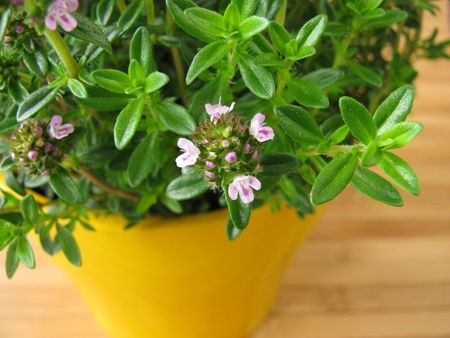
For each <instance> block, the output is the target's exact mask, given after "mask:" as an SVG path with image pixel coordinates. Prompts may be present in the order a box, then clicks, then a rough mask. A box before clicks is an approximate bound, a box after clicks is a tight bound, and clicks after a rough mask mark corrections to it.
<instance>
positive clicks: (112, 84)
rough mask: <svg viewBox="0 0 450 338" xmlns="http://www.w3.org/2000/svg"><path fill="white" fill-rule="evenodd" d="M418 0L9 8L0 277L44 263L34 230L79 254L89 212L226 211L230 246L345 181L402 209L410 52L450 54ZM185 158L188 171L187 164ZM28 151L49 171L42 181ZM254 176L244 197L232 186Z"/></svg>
mask: <svg viewBox="0 0 450 338" xmlns="http://www.w3.org/2000/svg"><path fill="white" fill-rule="evenodd" d="M419 2H420V3H419V4H418V3H417V2H414V1H410V2H408V1H381V0H368V1H360V0H345V1H334V2H330V1H319V2H317V1H287V2H286V3H285V4H286V6H284V1H280V0H264V1H257V0H230V1H219V0H211V1H207V2H205V1H192V0H165V1H159V2H158V1H153V2H152V1H151V0H150V1H140V0H133V1H127V2H125V6H124V7H123V2H119V1H114V0H101V1H97V2H86V3H84V4H83V6H80V8H79V9H78V10H77V11H75V12H74V13H72V14H73V17H74V18H75V19H76V21H77V26H76V28H75V29H73V30H72V31H71V32H65V31H64V30H63V29H62V28H61V29H58V32H55V31H50V30H48V29H45V20H44V17H45V13H46V11H47V6H48V5H49V4H50V2H49V1H38V2H32V1H31V2H29V3H33V6H31V7H34V6H36V8H35V9H34V10H32V12H27V10H28V11H30V8H28V7H29V4H28V5H27V6H14V5H3V6H0V103H1V105H0V112H1V117H0V131H1V133H2V135H4V136H5V142H4V144H3V146H2V147H0V148H1V149H0V155H1V158H0V171H2V172H3V173H4V180H5V184H6V186H7V187H8V190H2V191H1V192H0V209H2V210H1V213H0V250H6V251H7V252H6V261H5V268H6V273H7V276H8V277H12V276H13V275H14V273H15V271H16V270H17V268H18V266H19V264H23V265H24V266H26V267H28V268H34V266H35V265H36V262H35V257H34V254H33V250H32V248H31V246H30V244H29V242H28V239H27V238H29V236H28V235H29V233H30V231H34V232H35V233H36V234H37V235H38V237H39V240H40V243H41V246H42V247H43V249H44V250H45V251H46V252H47V253H49V254H51V255H53V254H56V253H58V252H59V251H62V254H64V255H65V256H66V257H67V259H68V260H69V261H70V262H71V263H73V264H74V265H77V266H79V265H81V254H80V250H79V248H78V245H77V243H76V238H75V236H74V235H73V233H74V232H73V231H74V229H76V227H78V226H81V227H82V228H83V229H85V230H86V231H92V230H95V229H93V228H92V226H90V225H89V217H88V215H89V213H88V210H89V209H95V210H100V211H102V212H111V213H120V214H122V215H123V216H124V217H126V218H127V219H128V221H129V226H131V225H134V224H137V223H138V222H139V220H141V219H142V218H145V217H149V216H150V215H159V216H166V215H179V214H187V213H196V212H206V211H209V210H212V209H216V208H220V207H226V208H228V210H229V217H228V219H227V222H226V224H225V230H226V235H227V236H228V238H229V239H230V240H233V239H238V238H239V236H240V234H241V233H242V231H243V230H244V229H245V228H246V227H247V226H251V219H250V216H251V213H252V209H256V208H258V207H259V206H260V205H262V204H264V203H269V204H270V205H271V207H272V209H273V210H278V209H279V208H280V207H281V206H282V205H286V204H287V205H289V206H290V207H291V208H294V209H295V210H296V211H297V213H298V214H299V216H301V217H303V216H305V215H307V214H310V213H312V212H314V207H313V205H319V204H323V203H326V202H328V201H331V200H332V199H334V198H335V197H337V196H338V195H339V194H340V193H341V192H342V191H343V190H344V189H346V187H347V186H348V185H351V186H352V187H353V188H354V189H356V190H357V191H359V192H361V193H362V194H364V195H366V196H368V197H369V198H372V199H374V200H376V201H379V202H382V203H385V204H388V205H392V206H401V205H402V204H403V200H402V197H401V195H400V193H399V192H398V191H397V188H396V186H398V187H399V188H401V189H403V190H404V191H406V192H407V193H410V194H413V195H418V194H419V192H420V184H419V181H418V178H417V175H416V174H415V173H414V171H413V169H412V168H411V166H410V165H409V164H408V163H407V162H406V160H405V159H402V158H400V157H398V156H397V155H396V154H394V153H393V152H395V151H396V149H400V148H403V147H405V146H407V145H408V144H409V143H410V142H412V141H413V139H414V138H415V137H417V136H418V135H419V133H420V132H421V130H422V129H423V126H422V124H420V123H418V122H413V121H409V120H407V117H408V115H409V113H410V111H411V108H412V105H413V100H414V96H415V90H414V86H413V82H414V80H415V78H416V76H417V71H416V69H415V68H414V67H413V64H414V63H413V61H415V60H416V59H417V58H424V57H425V58H448V54H447V49H446V48H447V47H448V44H449V42H448V41H438V39H437V35H436V33H433V34H431V35H429V36H423V34H420V33H421V32H422V18H423V14H424V13H425V12H431V13H434V12H436V11H437V8H436V6H435V5H434V4H433V2H431V1H430V0H421V1H419ZM150 5H153V7H154V11H147V10H146V9H148V8H149V7H148V6H150ZM203 6H204V7H203ZM147 15H148V16H147ZM35 16H36V17H38V19H39V20H38V24H36V25H33V24H31V23H30V18H32V17H35ZM22 29H23V31H22ZM386 51H390V52H389V53H386ZM219 102H221V106H218V105H217V104H218V103H219ZM233 102H235V104H232V103H233ZM207 104H210V105H208V106H206V107H207V108H208V109H206V108H205V105H207ZM207 110H208V111H207ZM214 110H216V111H215V113H216V115H214V114H212V113H211V112H212V111H214ZM229 110H231V112H230V111H229ZM258 113H262V114H263V115H257V114H258ZM58 115H59V117H57V116H58ZM418 118H420V116H419V117H418ZM50 121H52V122H50ZM21 125H22V127H21ZM27 125H28V126H32V127H29V128H28V129H27V127H26V126H27ZM36 126H38V127H39V128H37V127H36ZM30 128H31V129H30ZM265 128H266V129H265ZM55 130H56V132H55ZM271 132H273V134H271ZM264 133H266V134H264ZM43 134H45V137H47V138H46V139H44V138H43V136H42V135H43ZM12 135H16V136H17V138H16V139H12V138H11V136H12ZM267 135H271V136H270V137H268V136H267ZM180 138H183V139H187V140H181V141H180ZM18 140H19V141H18ZM42 140H44V141H42ZM191 140H192V141H195V142H196V143H195V144H194V143H192V145H194V147H197V146H198V148H192V147H191V144H190V143H189V141H191ZM50 143H51V144H50ZM49 144H50V145H49ZM196 145H197V146H196ZM178 148H180V149H178ZM200 148H202V151H201V152H200ZM196 149H197V150H198V152H200V154H198V153H197V152H196ZM205 149H206V150H207V151H205ZM15 151H18V152H15ZM190 152H192V154H191V153H190ZM16 153H18V154H19V156H15V154H16ZM55 154H57V155H55ZM180 155H184V156H192V158H191V159H193V161H194V162H195V161H197V162H196V163H195V168H192V167H189V166H186V167H184V168H183V169H182V170H180V168H178V167H177V164H178V161H177V162H176V161H175V159H176V158H177V157H178V156H180ZM36 163H51V165H48V166H45V168H44V169H49V170H40V171H38V173H39V174H42V175H40V176H35V175H33V174H32V173H33V172H32V171H31V170H30V169H31V168H33V167H35V166H36ZM199 163H201V164H202V165H203V164H204V165H205V167H200V166H199ZM200 169H201V170H200ZM219 169H220V170H219ZM378 173H381V174H382V175H380V174H378ZM238 175H239V176H242V177H238ZM252 175H254V177H253V176H252ZM219 176H220V177H219ZM249 177H253V178H254V179H255V180H253V181H252V182H253V183H252V184H253V187H252V189H253V194H254V197H255V198H254V200H252V201H247V202H248V203H244V202H243V201H242V200H241V198H243V197H242V196H241V195H240V193H242V192H243V191H242V189H243V188H242V187H243V186H238V185H237V184H238V183H239V182H240V183H239V184H241V183H242V182H244V181H245V180H246V179H248V178H249ZM236 179H237V180H236ZM235 182H237V183H236V185H235V186H234V187H240V189H241V190H240V191H239V197H238V198H237V199H236V200H232V199H231V197H230V196H229V187H230V185H231V184H232V183H235ZM248 182H250V181H248ZM248 182H247V183H248ZM391 182H392V183H391ZM242 184H244V183H242ZM248 184H250V183H248ZM394 185H395V186H394ZM244 188H245V187H244ZM247 188H248V187H247ZM32 190H36V191H39V193H41V194H44V195H45V197H47V198H48V201H49V202H48V205H46V206H45V208H44V206H43V204H42V203H41V202H40V201H41V199H38V198H36V199H35V198H34V197H33V196H34V195H33V194H32ZM10 191H13V192H14V194H12V193H11V192H10ZM230 191H234V192H236V191H238V188H236V189H235V190H230ZM283 200H284V202H286V203H284V202H283ZM129 226H127V227H129ZM274 229H275V228H274ZM274 231H276V229H275V230H274ZM75 233H76V232H75Z"/></svg>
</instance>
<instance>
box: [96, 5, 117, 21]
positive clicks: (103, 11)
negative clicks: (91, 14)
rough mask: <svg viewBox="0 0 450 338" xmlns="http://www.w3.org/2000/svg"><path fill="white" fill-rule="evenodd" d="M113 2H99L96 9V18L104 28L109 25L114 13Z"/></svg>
mask: <svg viewBox="0 0 450 338" xmlns="http://www.w3.org/2000/svg"><path fill="white" fill-rule="evenodd" d="M115 4H116V1H115V0H100V2H99V3H98V5H97V8H96V12H95V14H96V18H97V20H98V21H99V22H100V23H101V24H102V25H103V26H106V25H107V24H108V23H109V19H111V16H112V14H113V12H114V6H115Z"/></svg>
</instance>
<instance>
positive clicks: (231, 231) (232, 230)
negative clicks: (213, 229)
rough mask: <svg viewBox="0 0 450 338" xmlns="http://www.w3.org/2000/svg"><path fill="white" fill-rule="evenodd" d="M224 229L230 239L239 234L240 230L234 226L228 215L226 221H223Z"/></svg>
mask: <svg viewBox="0 0 450 338" xmlns="http://www.w3.org/2000/svg"><path fill="white" fill-rule="evenodd" d="M225 230H226V233H227V237H228V239H229V240H230V241H233V240H235V239H236V238H237V237H239V235H240V234H241V232H242V230H241V229H239V228H237V227H236V226H234V224H233V221H232V220H231V218H230V217H227V222H226V223H225Z"/></svg>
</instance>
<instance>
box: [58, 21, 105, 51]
mask: <svg viewBox="0 0 450 338" xmlns="http://www.w3.org/2000/svg"><path fill="white" fill-rule="evenodd" d="M70 15H72V16H73V17H74V19H75V20H76V21H77V23H78V24H77V27H76V28H75V29H74V30H72V31H70V32H67V34H69V35H72V36H73V37H76V38H77V39H80V40H83V41H86V42H89V43H92V44H94V45H96V46H98V47H101V48H103V49H104V50H106V51H107V52H108V53H110V54H111V53H112V48H111V43H110V42H109V40H108V38H107V37H106V35H105V33H103V31H102V30H101V29H100V27H98V26H97V25H96V24H95V23H94V22H92V21H91V19H89V18H88V17H86V16H84V15H83V14H80V13H79V12H71V13H70Z"/></svg>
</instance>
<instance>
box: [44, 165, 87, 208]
mask: <svg viewBox="0 0 450 338" xmlns="http://www.w3.org/2000/svg"><path fill="white" fill-rule="evenodd" d="M49 183H50V187H51V188H52V189H53V191H54V192H55V193H56V194H57V195H58V196H59V197H60V198H61V199H62V200H64V201H66V202H68V203H75V204H76V203H81V202H82V201H83V197H82V196H81V192H80V190H79V188H78V185H77V184H76V183H75V182H74V180H73V179H72V177H71V176H70V174H69V173H68V172H67V171H66V170H65V169H63V168H61V167H58V168H56V169H55V170H54V172H53V173H52V174H51V175H50V180H49Z"/></svg>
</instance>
